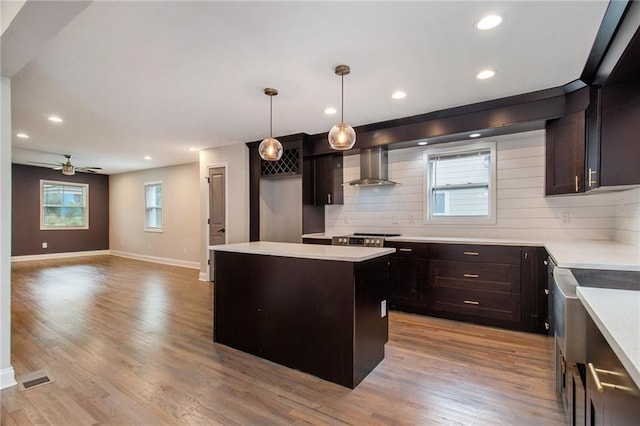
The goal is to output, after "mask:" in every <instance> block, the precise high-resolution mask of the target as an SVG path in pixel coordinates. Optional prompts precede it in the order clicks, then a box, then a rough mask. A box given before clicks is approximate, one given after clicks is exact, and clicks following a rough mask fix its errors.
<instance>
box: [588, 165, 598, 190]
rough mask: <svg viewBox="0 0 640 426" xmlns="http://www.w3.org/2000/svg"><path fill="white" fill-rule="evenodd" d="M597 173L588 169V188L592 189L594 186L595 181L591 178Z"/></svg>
mask: <svg viewBox="0 0 640 426" xmlns="http://www.w3.org/2000/svg"><path fill="white" fill-rule="evenodd" d="M597 173H598V172H597V171H595V170H591V167H589V188H593V187H594V186H595V184H596V180H595V179H594V178H593V175H595V174H597Z"/></svg>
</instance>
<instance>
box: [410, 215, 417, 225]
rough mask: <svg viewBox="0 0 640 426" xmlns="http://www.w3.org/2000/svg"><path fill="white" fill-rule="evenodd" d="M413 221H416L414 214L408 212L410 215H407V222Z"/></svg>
mask: <svg viewBox="0 0 640 426" xmlns="http://www.w3.org/2000/svg"><path fill="white" fill-rule="evenodd" d="M415 221H416V218H415V216H414V215H412V214H410V215H409V223H413V222H415Z"/></svg>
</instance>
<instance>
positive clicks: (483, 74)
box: [476, 70, 496, 80]
mask: <svg viewBox="0 0 640 426" xmlns="http://www.w3.org/2000/svg"><path fill="white" fill-rule="evenodd" d="M494 75H496V72H495V71H494V70H483V71H480V72H479V73H478V75H476V78H477V79H478V80H486V79H488V78H491V77H493V76H494Z"/></svg>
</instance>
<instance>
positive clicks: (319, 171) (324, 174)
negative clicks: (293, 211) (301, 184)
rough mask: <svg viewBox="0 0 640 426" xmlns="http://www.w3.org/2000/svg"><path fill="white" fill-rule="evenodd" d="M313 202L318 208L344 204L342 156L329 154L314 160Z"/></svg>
mask: <svg viewBox="0 0 640 426" xmlns="http://www.w3.org/2000/svg"><path fill="white" fill-rule="evenodd" d="M312 167H313V200H314V204H315V205H317V206H323V205H329V204H342V203H343V202H344V196H343V189H342V183H343V174H342V154H327V155H321V156H318V157H314V158H313V162H312Z"/></svg>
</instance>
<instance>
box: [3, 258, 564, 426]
mask: <svg viewBox="0 0 640 426" xmlns="http://www.w3.org/2000/svg"><path fill="white" fill-rule="evenodd" d="M197 275H198V273H197V271H195V270H191V269H185V268H178V267H170V266H163V265H157V264H153V263H146V262H140V261H135V260H130V259H123V258H118V257H113V256H99V257H87V258H75V259H66V260H55V261H52V260H49V261H37V262H36V261H34V262H24V263H22V262H21V263H15V264H13V265H12V363H13V366H14V368H15V370H16V375H18V376H20V375H22V374H26V373H29V372H32V371H36V370H40V369H43V368H46V369H48V371H49V372H50V373H51V375H52V376H53V377H54V378H55V382H53V383H51V384H47V385H44V386H40V387H38V388H34V389H30V390H27V391H19V390H18V388H17V387H12V388H9V389H5V390H3V391H2V392H1V399H2V402H1V404H2V417H1V423H2V425H7V426H9V425H29V424H55V425H76V424H78V425H80V424H83V425H84V424H87V425H89V424H112V425H120V424H141V425H161V424H207V425H212V424H224V425H227V424H240V425H247V424H251V425H262V424H270V425H271V424H331V425H337V424H355V425H378V424H380V425H391V424H398V425H399V424H406V425H440V424H446V425H452V424H464V425H475V424H477V425H561V424H564V414H563V411H562V408H561V404H560V403H559V400H558V399H557V398H556V395H555V393H554V390H553V378H552V367H553V359H552V348H553V346H552V339H551V338H548V337H546V336H539V335H534V334H528V333H520V332H512V331H506V330H500V329H495V328H490V327H482V326H477V325H472V324H465V323H460V322H454V321H447V320H441V319H435V318H428V317H421V316H417V315H409V314H404V313H399V312H391V313H390V315H389V317H390V336H389V337H390V341H389V343H388V344H387V345H386V358H385V360H384V361H383V362H382V363H381V364H380V365H379V366H378V367H377V368H376V369H375V370H374V371H373V372H372V373H371V374H370V375H369V376H368V377H367V378H366V379H365V380H364V381H363V382H362V383H361V384H360V385H359V386H358V387H357V388H356V389H355V390H350V389H347V388H343V387H341V386H338V385H336V384H333V383H329V382H325V381H323V380H321V379H318V378H315V377H313V376H310V375H307V374H304V373H301V372H298V371H295V370H291V369H288V368H286V367H282V366H279V365H277V364H273V363H271V362H269V361H265V360H262V359H260V358H256V357H253V356H251V355H247V354H244V353H242V352H239V351H236V350H233V349H230V348H227V347H225V346H221V345H217V344H214V343H213V342H212V308H211V302H212V297H213V287H212V285H210V284H209V283H203V282H200V281H198V279H197Z"/></svg>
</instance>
